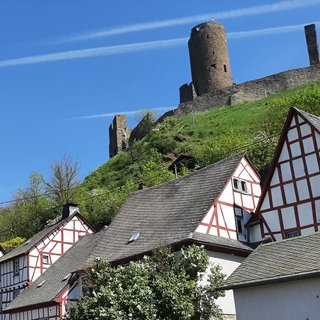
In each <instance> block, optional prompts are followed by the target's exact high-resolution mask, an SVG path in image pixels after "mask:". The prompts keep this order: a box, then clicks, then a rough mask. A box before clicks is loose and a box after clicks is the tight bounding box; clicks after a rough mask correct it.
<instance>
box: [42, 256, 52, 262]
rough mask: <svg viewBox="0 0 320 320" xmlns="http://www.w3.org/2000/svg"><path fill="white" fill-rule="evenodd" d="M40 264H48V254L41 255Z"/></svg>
mask: <svg viewBox="0 0 320 320" xmlns="http://www.w3.org/2000/svg"><path fill="white" fill-rule="evenodd" d="M42 263H43V264H50V259H49V255H48V254H43V255H42Z"/></svg>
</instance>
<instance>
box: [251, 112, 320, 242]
mask: <svg viewBox="0 0 320 320" xmlns="http://www.w3.org/2000/svg"><path fill="white" fill-rule="evenodd" d="M319 149H320V118H318V117H315V116H313V115H311V114H309V113H307V112H305V111H301V110H298V109H296V108H292V109H291V110H290V112H289V114H288V117H287V121H286V123H285V125H284V129H283V132H282V135H281V138H280V140H279V144H278V148H277V151H276V153H275V156H274V160H273V164H272V166H271V169H270V175H269V179H268V181H267V184H266V186H265V188H264V191H263V194H262V195H261V199H260V203H259V205H258V208H257V211H258V218H257V220H256V221H258V220H259V222H260V223H259V224H256V225H255V226H252V228H251V238H252V239H253V240H254V241H260V240H262V239H265V238H271V239H272V240H273V241H276V240H282V239H286V238H291V237H295V236H299V235H306V234H312V233H314V232H317V231H318V230H319V226H320V188H319V185H320V153H319Z"/></svg>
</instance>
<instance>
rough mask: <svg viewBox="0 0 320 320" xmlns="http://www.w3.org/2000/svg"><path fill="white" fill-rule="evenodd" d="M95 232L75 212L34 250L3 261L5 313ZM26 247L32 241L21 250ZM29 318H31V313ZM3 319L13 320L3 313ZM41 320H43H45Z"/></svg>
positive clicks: (1, 288)
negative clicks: (20, 295)
mask: <svg viewBox="0 0 320 320" xmlns="http://www.w3.org/2000/svg"><path fill="white" fill-rule="evenodd" d="M93 231H94V230H93V228H92V227H91V226H90V224H88V223H87V222H86V220H85V219H83V218H82V217H81V215H80V214H79V213H78V212H75V213H74V214H72V215H70V216H69V217H68V218H66V219H65V220H62V221H61V222H60V223H59V224H58V225H57V227H56V228H54V229H52V228H51V229H50V231H49V232H48V233H47V234H45V235H44V236H43V237H42V238H41V239H39V241H38V242H37V243H36V244H35V245H33V246H32V247H31V248H30V247H28V249H26V251H25V252H24V253H22V254H20V255H19V256H14V257H13V258H11V259H8V260H5V261H3V262H1V261H0V268H1V282H0V295H1V300H0V303H1V308H2V310H3V309H5V307H6V306H7V305H8V304H9V303H10V302H11V301H12V300H14V298H15V297H16V296H17V295H18V294H19V292H20V291H21V290H23V289H24V288H25V287H27V286H28V285H29V284H30V283H32V282H33V281H34V280H35V279H36V278H38V277H39V276H40V275H41V274H42V273H43V272H44V271H45V270H47V269H48V268H49V267H50V265H52V264H53V263H54V262H55V261H56V260H57V259H58V258H59V257H61V256H62V255H63V254H64V253H65V252H66V251H67V250H68V249H69V248H70V247H71V246H72V245H73V244H74V243H76V242H77V241H78V240H79V239H80V237H82V236H84V235H87V234H89V233H92V232H93ZM24 245H26V246H27V245H28V241H26V242H25V243H23V244H21V246H24ZM4 257H5V256H4ZM4 257H2V258H4ZM25 314H29V312H27V313H25ZM50 317H51V316H50ZM50 317H49V319H50ZM0 319H1V320H5V319H6V320H7V319H9V317H8V314H7V315H5V314H1V313H0ZM10 319H11V318H10ZM12 319H13V318H12ZM14 319H15V318H14ZM17 319H20V318H17ZM21 319H38V318H34V315H33V316H32V318H30V317H28V318H25V317H24V318H21ZM39 319H41V317H40V318H39ZM52 319H53V318H52ZM54 319H55V318H54Z"/></svg>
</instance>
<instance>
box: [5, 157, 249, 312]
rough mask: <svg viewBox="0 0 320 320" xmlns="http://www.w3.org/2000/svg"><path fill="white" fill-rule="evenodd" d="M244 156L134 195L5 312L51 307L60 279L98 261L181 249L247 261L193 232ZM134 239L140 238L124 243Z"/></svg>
mask: <svg viewBox="0 0 320 320" xmlns="http://www.w3.org/2000/svg"><path fill="white" fill-rule="evenodd" d="M244 156H245V154H244V153H242V154H238V155H236V156H233V157H230V158H227V159H224V160H222V161H220V162H218V163H216V164H213V165H211V166H208V167H206V168H203V169H201V170H199V171H197V172H195V173H193V174H190V175H188V176H184V177H182V178H180V179H177V180H174V181H170V182H166V183H163V184H161V185H159V186H155V187H151V188H148V189H144V190H139V191H136V192H134V193H132V194H131V196H130V197H129V199H128V200H127V202H126V203H125V204H124V206H123V207H122V209H121V210H120V212H119V213H118V214H117V216H116V218H115V219H114V221H113V222H112V223H111V225H110V226H109V227H108V228H106V229H104V230H102V231H100V232H99V233H96V234H95V235H89V236H86V237H84V238H83V239H81V240H80V241H78V242H77V243H76V244H75V245H74V246H73V247H71V249H69V250H68V251H67V252H66V253H65V254H64V255H63V256H62V257H61V258H60V259H59V260H58V261H57V262H55V263H54V264H53V265H52V266H51V267H50V268H49V269H48V270H47V271H46V272H44V273H43V274H42V275H41V276H40V277H39V278H38V279H37V280H36V281H35V282H34V283H33V284H31V286H30V287H29V288H27V289H25V290H24V291H23V292H22V293H21V294H20V295H19V296H18V297H17V298H16V299H15V300H14V301H13V302H12V303H11V304H10V305H9V306H8V307H7V309H6V311H9V312H10V311H11V312H12V311H13V310H14V309H17V308H22V307H28V306H32V305H35V304H39V303H47V302H52V301H54V298H55V297H57V295H58V293H59V292H61V290H62V288H63V287H64V286H66V285H67V280H64V281H63V280H62V279H66V276H67V275H68V274H70V273H71V272H74V271H78V270H81V269H84V268H86V267H88V266H91V265H92V263H93V262H94V260H95V259H96V258H97V257H100V258H103V259H106V260H108V261H110V262H119V261H122V260H123V259H129V260H130V258H133V257H134V256H137V255H142V254H145V253H149V252H150V251H152V250H153V249H155V248H159V247H161V246H165V245H175V244H184V243H197V244H204V245H210V246H211V247H214V248H217V249H219V250H220V251H228V252H230V250H231V252H233V253H239V254H240V255H244V256H247V255H248V254H249V253H250V252H251V251H252V249H251V248H250V247H249V246H247V245H246V244H243V243H241V242H240V241H237V240H232V239H227V238H222V237H218V236H213V235H206V234H201V233H196V232H194V230H195V229H196V227H197V225H198V223H199V222H200V221H201V219H202V218H203V216H204V215H205V214H206V213H207V211H208V210H209V208H210V207H211V205H212V204H213V201H214V200H215V199H216V197H217V196H218V195H219V193H220V192H221V190H222V188H223V187H224V186H225V184H226V183H227V181H228V180H229V178H230V177H231V175H232V173H233V172H234V170H235V169H236V168H237V166H238V164H239V162H240V161H241V159H242V158H243V157H244ZM133 233H140V236H139V237H138V239H137V240H136V241H133V242H131V243H128V240H129V239H130V237H131V235H132V234H133ZM44 280H46V282H45V283H44V284H43V285H42V286H41V287H38V284H39V283H41V282H42V281H44Z"/></svg>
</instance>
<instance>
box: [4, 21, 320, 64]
mask: <svg viewBox="0 0 320 320" xmlns="http://www.w3.org/2000/svg"><path fill="white" fill-rule="evenodd" d="M313 23H315V24H316V25H320V22H319V21H317V22H313ZM307 24H308V23H307ZM305 25H306V24H298V25H292V26H283V27H274V28H266V29H259V30H249V31H240V32H231V33H228V34H227V38H228V39H230V40H232V39H240V38H247V37H256V36H267V35H272V34H279V33H288V32H293V31H299V30H303V27H304V26H305ZM187 41H188V38H177V39H169V40H157V41H149V42H138V43H132V44H124V45H118V46H109V47H98V48H89V49H80V50H71V51H63V52H57V53H50V54H43V55H36V56H30V57H22V58H17V59H9V60H0V68H3V67H12V66H18V65H26V64H36V63H45V62H53V61H61V60H71V59H80V58H90V57H98V56H107V55H116V54H123V53H131V52H139V51H146V50H155V49H162V48H170V47H173V46H181V45H186V44H187Z"/></svg>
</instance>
